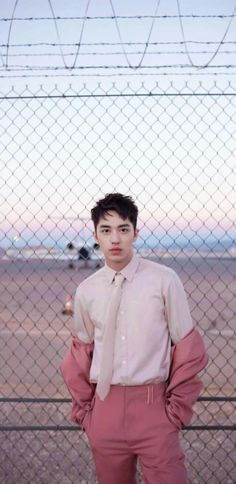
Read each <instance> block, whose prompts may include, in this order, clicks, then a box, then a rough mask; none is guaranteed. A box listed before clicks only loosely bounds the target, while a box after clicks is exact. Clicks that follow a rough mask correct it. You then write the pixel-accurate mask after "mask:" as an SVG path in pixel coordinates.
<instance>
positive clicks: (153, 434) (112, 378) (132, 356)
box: [61, 193, 207, 484]
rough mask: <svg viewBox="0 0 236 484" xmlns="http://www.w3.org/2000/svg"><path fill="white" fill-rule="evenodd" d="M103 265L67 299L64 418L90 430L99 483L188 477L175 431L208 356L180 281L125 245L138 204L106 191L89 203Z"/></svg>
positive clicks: (179, 483) (132, 236) (177, 483)
mask: <svg viewBox="0 0 236 484" xmlns="http://www.w3.org/2000/svg"><path fill="white" fill-rule="evenodd" d="M91 215H92V220H93V223H94V237H95V240H96V242H97V243H98V244H99V246H100V248H101V250H102V252H103V254H104V258H105V266H104V267H103V268H101V269H99V270H98V271H97V272H95V273H94V274H93V275H92V276H90V277H88V278H87V279H86V280H84V281H83V282H82V283H81V284H80V286H79V287H78V289H77V292H76V295H75V303H74V312H75V318H74V329H75V336H74V337H73V341H72V344H71V347H70V349H69V351H68V352H67V354H66V356H65V358H64V360H63V362H62V365H61V370H62V374H63V376H64V379H65V382H66V384H67V386H68V389H69V391H70V393H71V395H72V399H73V408H72V415H71V418H72V420H73V421H75V422H76V423H78V424H79V425H80V426H82V427H83V428H84V429H85V431H86V433H87V435H88V438H89V442H90V445H91V448H92V451H93V456H94V460H95V465H96V471H97V477H98V482H99V484H135V482H136V480H135V474H136V461H137V458H138V459H139V462H140V465H141V469H142V473H143V477H144V481H145V482H146V483H148V484H158V483H160V484H186V483H187V475H186V469H185V465H184V455H183V452H182V450H181V447H180V444H179V430H180V429H181V428H182V427H183V426H184V425H186V424H188V423H189V422H190V419H191V416H192V405H193V403H194V402H195V401H196V400H197V397H198V395H199V392H200V390H201V387H202V384H201V382H200V380H199V379H198V377H197V376H196V375H197V373H198V372H199V371H200V370H202V369H203V368H204V366H205V365H206V363H207V356H206V353H205V349H204V345H203V342H202V338H201V336H200V334H199V333H198V331H197V330H196V329H194V328H193V324H192V320H191V316H190V312H189V307H188V303H187V300H186V295H185V292H184V289H183V286H182V284H181V282H180V279H179V278H178V276H177V274H176V273H175V272H174V271H173V270H172V269H170V268H167V267H165V266H164V265H161V264H157V263H155V262H151V261H149V260H146V259H142V258H140V257H138V256H137V255H134V253H133V243H134V242H135V240H136V239H137V236H138V230H137V215H138V209H137V207H136V205H135V204H134V202H133V200H132V198H131V197H129V196H124V195H121V194H119V193H111V194H108V195H106V197H105V198H104V199H102V200H99V201H98V202H97V204H96V206H95V207H94V208H93V209H92V211H91Z"/></svg>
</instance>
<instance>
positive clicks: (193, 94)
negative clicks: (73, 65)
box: [0, 91, 236, 101]
mask: <svg viewBox="0 0 236 484" xmlns="http://www.w3.org/2000/svg"><path fill="white" fill-rule="evenodd" d="M215 96H217V97H228V96H230V97H235V96H236V91H232V92H167V91H166V92H164V93H156V92H147V93H135V92H134V93H117V94H116V93H112V94H109V93H104V94H96V93H94V94H63V93H61V94H52V95H51V94H49V95H48V94H45V95H43V94H39V95H38V94H33V95H26V96H25V95H23V96H22V95H18V96H17V95H15V96H4V95H3V96H0V100H1V101H3V100H21V99H23V100H24V99H74V98H76V99H89V98H93V99H94V98H129V97H130V98H131V97H135V98H139V97H215Z"/></svg>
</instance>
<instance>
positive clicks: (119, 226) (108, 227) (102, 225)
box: [99, 224, 130, 229]
mask: <svg viewBox="0 0 236 484" xmlns="http://www.w3.org/2000/svg"><path fill="white" fill-rule="evenodd" d="M124 227H130V224H121V225H118V229H120V228H124ZM99 228H100V229H111V228H112V226H111V225H107V224H101V225H99Z"/></svg>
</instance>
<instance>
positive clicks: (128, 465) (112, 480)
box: [84, 383, 187, 484]
mask: <svg viewBox="0 0 236 484" xmlns="http://www.w3.org/2000/svg"><path fill="white" fill-rule="evenodd" d="M164 395H165V384H164V383H163V384H162V383H160V384H155V385H139V386H116V385H115V386H111V389H110V392H109V394H108V395H107V397H106V398H105V400H104V401H101V400H100V399H99V397H98V395H97V394H96V397H95V404H94V407H93V410H92V411H91V412H89V413H88V414H87V415H86V417H85V420H84V427H85V431H86V433H87V436H88V439H89V442H90V445H91V449H92V452H93V456H94V461H95V466H96V472H97V478H98V482H99V484H135V483H136V478H135V476H136V463H137V458H138V459H139V463H140V466H141V471H142V474H143V479H144V482H145V483H146V484H186V483H187V473H186V469H185V465H184V454H183V452H182V450H181V447H180V443H179V432H178V429H177V428H176V426H175V425H174V424H173V423H171V422H170V420H169V419H168V416H167V414H166V407H165V396H164Z"/></svg>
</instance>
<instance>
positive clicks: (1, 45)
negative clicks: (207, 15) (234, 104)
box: [0, 40, 236, 48]
mask: <svg viewBox="0 0 236 484" xmlns="http://www.w3.org/2000/svg"><path fill="white" fill-rule="evenodd" d="M186 42H187V43H188V44H202V45H211V44H212V45H218V44H219V42H217V41H211V40H205V41H202V40H186ZM184 43H185V42H184V41H183V40H179V41H159V42H149V45H184ZM226 44H236V40H228V41H224V42H222V45H226ZM7 45H9V47H11V48H12V47H13V48H14V47H42V46H49V47H58V46H60V45H61V46H62V47H77V46H78V45H79V44H78V43H77V42H67V43H65V42H64V43H60V44H58V43H56V42H34V43H27V44H0V47H7ZM118 45H128V46H131V45H146V42H122V43H121V42H81V43H80V46H81V47H83V46H118Z"/></svg>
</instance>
